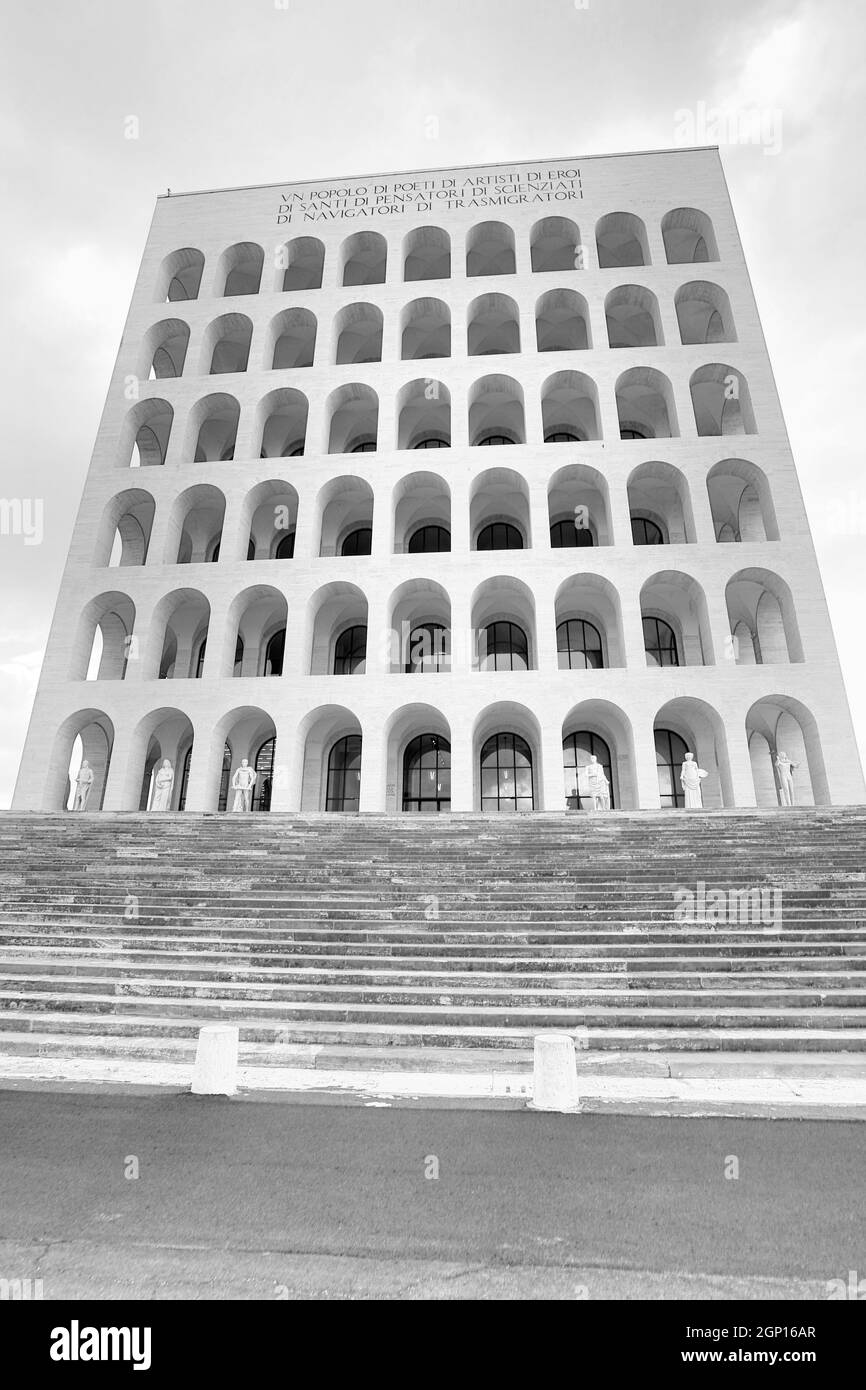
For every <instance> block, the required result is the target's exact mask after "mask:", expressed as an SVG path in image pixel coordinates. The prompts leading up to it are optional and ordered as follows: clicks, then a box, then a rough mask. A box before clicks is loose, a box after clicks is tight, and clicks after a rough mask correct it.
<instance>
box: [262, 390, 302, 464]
mask: <svg viewBox="0 0 866 1390" xmlns="http://www.w3.org/2000/svg"><path fill="white" fill-rule="evenodd" d="M309 409H310V406H309V401H308V400H307V397H306V396H305V395H304V393H303V392H302V391H295V390H294V389H293V388H292V387H290V386H283V387H280V388H279V389H278V390H276V391H269V392H268V394H267V395H266V396H265V397H264V398H263V399H262V400H261V401H259V404H258V406H257V407H256V432H255V438H256V439H260V440H261V444H260V446H259V457H260V458H263V459H266V458H283V459H285V458H302V457H303V454H304V450H305V448H306V441H307V418H308V415H309Z"/></svg>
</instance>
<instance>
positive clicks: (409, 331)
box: [400, 297, 451, 362]
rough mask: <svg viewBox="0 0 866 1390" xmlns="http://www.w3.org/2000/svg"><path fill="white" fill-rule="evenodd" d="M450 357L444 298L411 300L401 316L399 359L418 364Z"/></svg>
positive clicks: (448, 317)
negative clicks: (428, 359) (431, 359)
mask: <svg viewBox="0 0 866 1390" xmlns="http://www.w3.org/2000/svg"><path fill="white" fill-rule="evenodd" d="M450 356H451V307H450V305H448V304H446V303H445V301H444V300H443V299H431V298H429V297H427V298H424V299H413V300H412V301H411V302H410V303H409V304H406V305H404V307H403V309H402V310H401V313H400V357H401V359H402V361H404V362H418V361H422V360H423V359H425V358H431V357H450Z"/></svg>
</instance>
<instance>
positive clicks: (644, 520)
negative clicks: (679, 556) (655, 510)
mask: <svg viewBox="0 0 866 1390" xmlns="http://www.w3.org/2000/svg"><path fill="white" fill-rule="evenodd" d="M631 538H632V541H633V543H634V544H635V545H664V543H665V538H664V536H663V535H662V529H661V527H660V526H656V524H655V522H654V521H650V519H649V517H647V516H633V517H632V519H631Z"/></svg>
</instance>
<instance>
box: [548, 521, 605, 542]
mask: <svg viewBox="0 0 866 1390" xmlns="http://www.w3.org/2000/svg"><path fill="white" fill-rule="evenodd" d="M550 544H551V545H552V547H553V549H554V550H566V549H568V548H569V547H571V546H581V545H583V546H586V545H595V541H594V540H593V539H592V532H591V531H590V529H589V527H588V526H578V524H577V522H576V521H575V520H574V519H573V518H572V517H569V518H568V520H567V521H555V522H554V523H553V525H552V526H551V528H550Z"/></svg>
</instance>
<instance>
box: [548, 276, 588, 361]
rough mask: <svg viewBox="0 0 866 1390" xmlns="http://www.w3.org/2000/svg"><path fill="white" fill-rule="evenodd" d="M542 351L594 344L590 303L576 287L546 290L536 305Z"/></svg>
mask: <svg viewBox="0 0 866 1390" xmlns="http://www.w3.org/2000/svg"><path fill="white" fill-rule="evenodd" d="M535 342H536V346H537V348H538V351H539V352H582V351H584V350H585V349H586V348H591V347H592V331H591V329H590V318H589V306H588V304H587V302H586V300H585V299H584V297H583V295H582V294H578V293H577V291H576V290H561V289H556V290H547V291H546V292H545V293H544V294H543V295H541V296H540V297H539V299H538V302H537V303H536V306H535Z"/></svg>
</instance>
